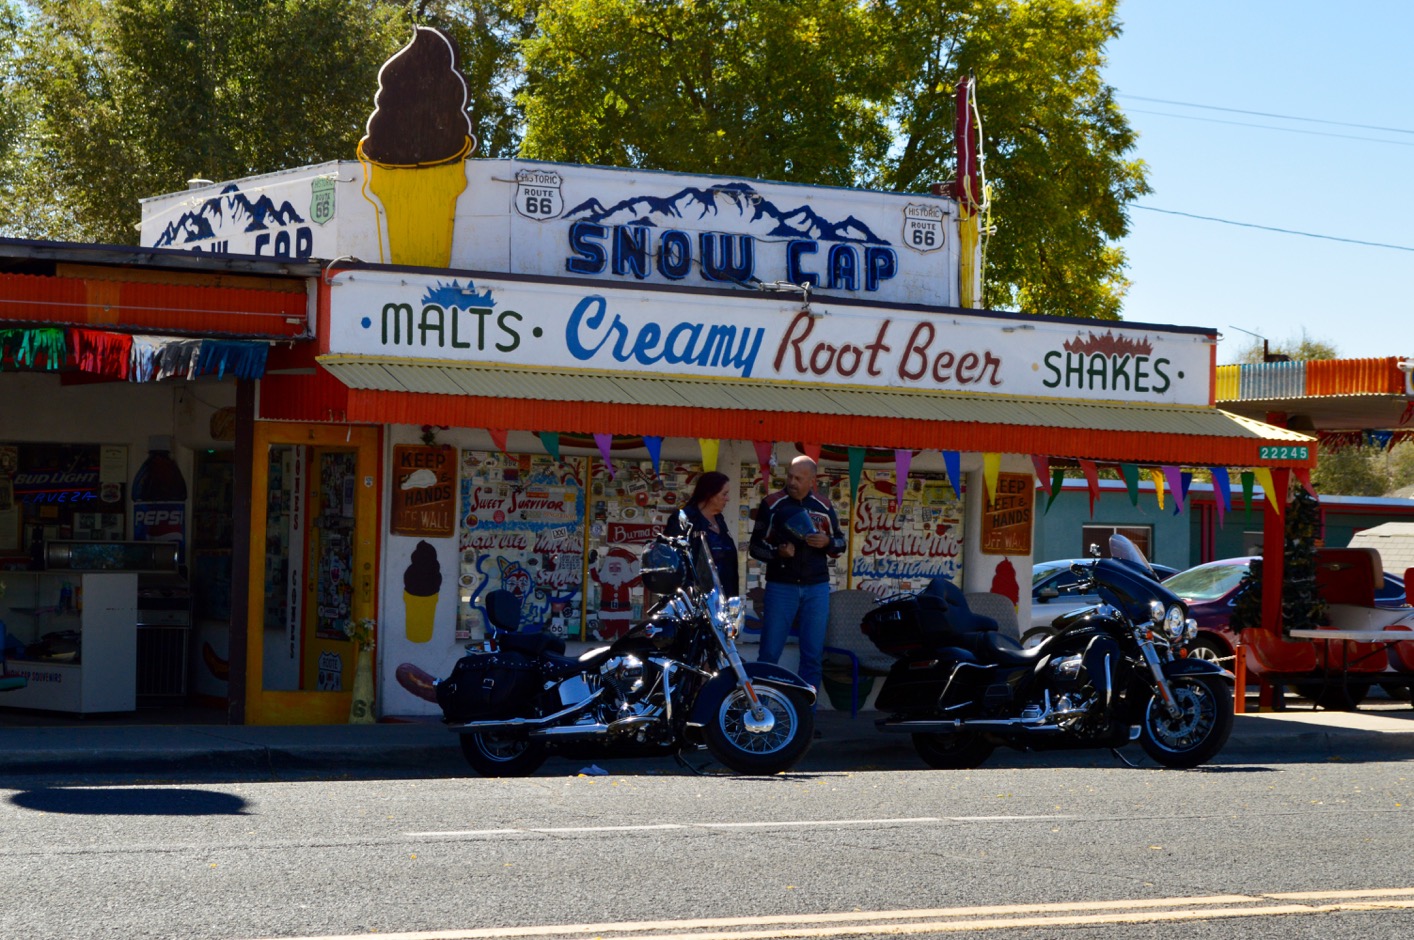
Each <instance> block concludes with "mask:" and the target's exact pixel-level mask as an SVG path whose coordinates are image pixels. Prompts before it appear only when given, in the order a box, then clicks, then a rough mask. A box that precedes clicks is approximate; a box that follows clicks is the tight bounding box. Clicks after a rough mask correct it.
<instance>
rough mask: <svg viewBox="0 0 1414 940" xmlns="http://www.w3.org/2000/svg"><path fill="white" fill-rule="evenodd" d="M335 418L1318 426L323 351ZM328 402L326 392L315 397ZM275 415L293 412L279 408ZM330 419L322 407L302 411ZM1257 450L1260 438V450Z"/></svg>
mask: <svg viewBox="0 0 1414 940" xmlns="http://www.w3.org/2000/svg"><path fill="white" fill-rule="evenodd" d="M318 361H319V363H320V364H321V365H322V366H323V367H324V368H325V369H327V370H328V371H329V372H330V374H332V375H333V376H335V377H336V378H338V379H339V381H340V382H342V383H343V384H344V385H345V386H347V389H348V391H347V396H346V398H345V399H344V402H343V405H344V407H343V409H342V411H343V415H342V418H343V420H346V421H350V422H364V421H366V422H374V423H388V424H443V425H448V426H451V427H490V428H506V429H512V430H526V431H578V432H584V433H588V432H597V433H608V434H619V435H663V436H669V437H703V438H716V439H722V440H813V441H820V442H822V443H830V444H835V445H840V446H863V447H885V448H910V449H913V450H927V449H939V450H963V451H982V452H1000V453H1039V454H1049V455H1053V456H1058V457H1083V458H1086V459H1090V460H1097V461H1116V462H1135V463H1171V464H1182V465H1187V466H1201V465H1213V466H1253V465H1257V464H1262V465H1268V466H1292V467H1310V466H1314V464H1315V457H1316V452H1315V451H1316V449H1315V439H1314V438H1311V437H1309V436H1307V435H1304V434H1300V433H1298V432H1295V431H1288V430H1286V429H1284V428H1277V427H1273V426H1272V425H1268V424H1263V423H1261V422H1259V421H1254V420H1251V419H1249V418H1243V417H1240V416H1238V415H1232V414H1229V413H1227V412H1224V411H1220V410H1218V409H1216V408H1208V407H1202V406H1176V405H1147V406H1146V405H1135V404H1124V403H1115V402H1099V401H1064V400H1052V399H1029V398H1006V397H1000V396H984V395H961V394H949V393H937V392H914V391H905V390H899V389H865V388H852V387H851V388H843V387H827V386H808V385H793V384H785V383H768V382H761V381H754V380H722V379H717V380H701V379H689V378H679V377H671V376H647V375H628V374H619V373H595V372H563V371H554V370H535V369H525V368H504V367H497V366H486V365H479V366H469V365H451V364H447V363H440V362H417V361H408V360H381V359H376V358H368V357H358V356H340V355H327V356H321V357H319V360H318ZM325 407H326V409H327V403H326V405H325ZM285 416H286V417H295V416H293V415H285ZM308 417H309V418H310V419H313V420H327V416H326V415H322V414H321V415H310V416H308ZM1264 449H1265V450H1264Z"/></svg>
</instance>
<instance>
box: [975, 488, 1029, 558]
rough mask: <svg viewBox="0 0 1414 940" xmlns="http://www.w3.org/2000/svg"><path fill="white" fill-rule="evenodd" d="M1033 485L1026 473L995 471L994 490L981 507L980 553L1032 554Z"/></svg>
mask: <svg viewBox="0 0 1414 940" xmlns="http://www.w3.org/2000/svg"><path fill="white" fill-rule="evenodd" d="M1035 486H1036V484H1035V483H1034V482H1033V481H1032V479H1031V476H1030V475H1029V474H1025V473H999V474H997V491H996V493H995V494H993V495H994V496H995V498H994V499H993V500H992V502H991V503H989V504H988V505H985V506H983V507H982V552H983V553H984V554H987V555H1029V554H1031V533H1032V530H1033V529H1034V528H1035V522H1036V518H1035V513H1034V512H1033V511H1032V510H1033V508H1034V506H1035V502H1036V488H1035Z"/></svg>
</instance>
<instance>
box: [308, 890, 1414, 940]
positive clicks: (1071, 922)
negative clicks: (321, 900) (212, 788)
mask: <svg viewBox="0 0 1414 940" xmlns="http://www.w3.org/2000/svg"><path fill="white" fill-rule="evenodd" d="M1411 896H1414V888H1386V889H1373V890H1360V891H1308V892H1294V893H1284V894H1277V893H1272V894H1257V895H1237V894H1234V895H1214V896H1209V897H1191V898H1134V899H1128V900H1118V901H1089V902H1086V901H1072V902H1062V903H1056V904H1014V905H998V906H987V907H953V908H933V909H922V910H898V911H872V912H849V913H834V914H805V915H772V916H763V917H724V918H699V919H692V920H677V921H625V922H618V923H598V924H556V925H545V926H537V927H488V928H469V929H462V930H456V929H452V930H434V931H418V932H412V933H379V934H378V936H379V937H381V938H383V940H497V938H513V937H542V938H562V937H563V938H570V937H583V936H585V935H590V936H594V937H596V938H598V937H602V938H606V940H608V938H612V937H614V936H615V935H624V936H625V937H637V938H640V940H647V937H651V938H652V940H784V938H811V937H836V936H848V935H856V936H857V935H858V934H860V933H861V931H864V932H868V933H869V934H871V935H876V936H877V935H893V936H901V935H908V934H921V933H963V932H967V931H974V930H1015V929H1018V928H1027V927H1030V928H1036V927H1039V928H1054V927H1073V926H1103V925H1112V924H1141V923H1158V922H1179V921H1197V920H1216V919H1223V918H1233V917H1286V916H1293V915H1310V914H1334V913H1351V912H1362V913H1363V912H1369V911H1376V910H1414V897H1411ZM1298 898H1300V899H1310V900H1320V899H1335V898H1340V899H1343V900H1340V901H1337V902H1335V903H1330V904H1299V903H1291V901H1292V900H1293V899H1298ZM1281 901H1287V903H1279V902H1281ZM1244 905H1245V906H1244ZM752 928H755V929H752ZM367 936H368V934H366V933H363V934H357V935H339V936H323V937H307V938H304V940H355V937H357V938H360V940H366V938H367Z"/></svg>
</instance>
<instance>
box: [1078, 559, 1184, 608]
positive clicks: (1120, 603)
mask: <svg viewBox="0 0 1414 940" xmlns="http://www.w3.org/2000/svg"><path fill="white" fill-rule="evenodd" d="M1126 541H1128V540H1126ZM1136 551H1137V550H1136ZM1143 557H1144V556H1143V554H1142V553H1141V554H1140V555H1139V558H1140V559H1141V560H1142V559H1143ZM1095 581H1096V587H1097V588H1098V590H1099V594H1100V597H1101V598H1103V599H1104V600H1106V601H1107V602H1109V603H1111V604H1114V605H1115V606H1116V607H1118V608H1119V609H1120V610H1122V611H1124V613H1125V616H1127V617H1128V618H1129V619H1130V620H1132V621H1134V622H1135V623H1143V622H1145V621H1147V620H1149V619H1150V617H1151V615H1150V612H1149V602H1150V601H1155V600H1156V601H1158V602H1160V603H1161V604H1163V605H1164V607H1166V608H1167V607H1171V606H1173V605H1175V604H1178V605H1180V606H1185V605H1183V601H1182V600H1180V599H1179V597H1178V595H1177V594H1174V593H1173V592H1172V591H1170V590H1169V589H1168V588H1166V587H1164V586H1163V585H1162V584H1160V583H1159V579H1158V577H1157V576H1156V575H1155V574H1154V570H1153V569H1152V568H1150V567H1149V564H1148V562H1145V563H1144V566H1143V570H1140V567H1139V566H1138V565H1137V564H1136V563H1135V561H1134V560H1133V559H1132V558H1101V559H1100V560H1099V561H1098V562H1096V569H1095ZM1185 609H1186V607H1185Z"/></svg>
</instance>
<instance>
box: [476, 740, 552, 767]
mask: <svg viewBox="0 0 1414 940" xmlns="http://www.w3.org/2000/svg"><path fill="white" fill-rule="evenodd" d="M461 743H462V756H463V757H465V758H466V762H467V763H468V764H470V765H471V769H472V770H474V771H476V772H477V773H479V774H481V776H483V777H527V776H529V775H531V774H533V773H535V771H537V770H539V769H540V765H541V764H543V763H545V758H547V757H549V756H550V752H549V750H548V749H547V748H546V747H545V745H544V743H543V742H541V741H529V740H526V739H525V738H523V737H516V736H514V735H510V734H463V735H462V736H461Z"/></svg>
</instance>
